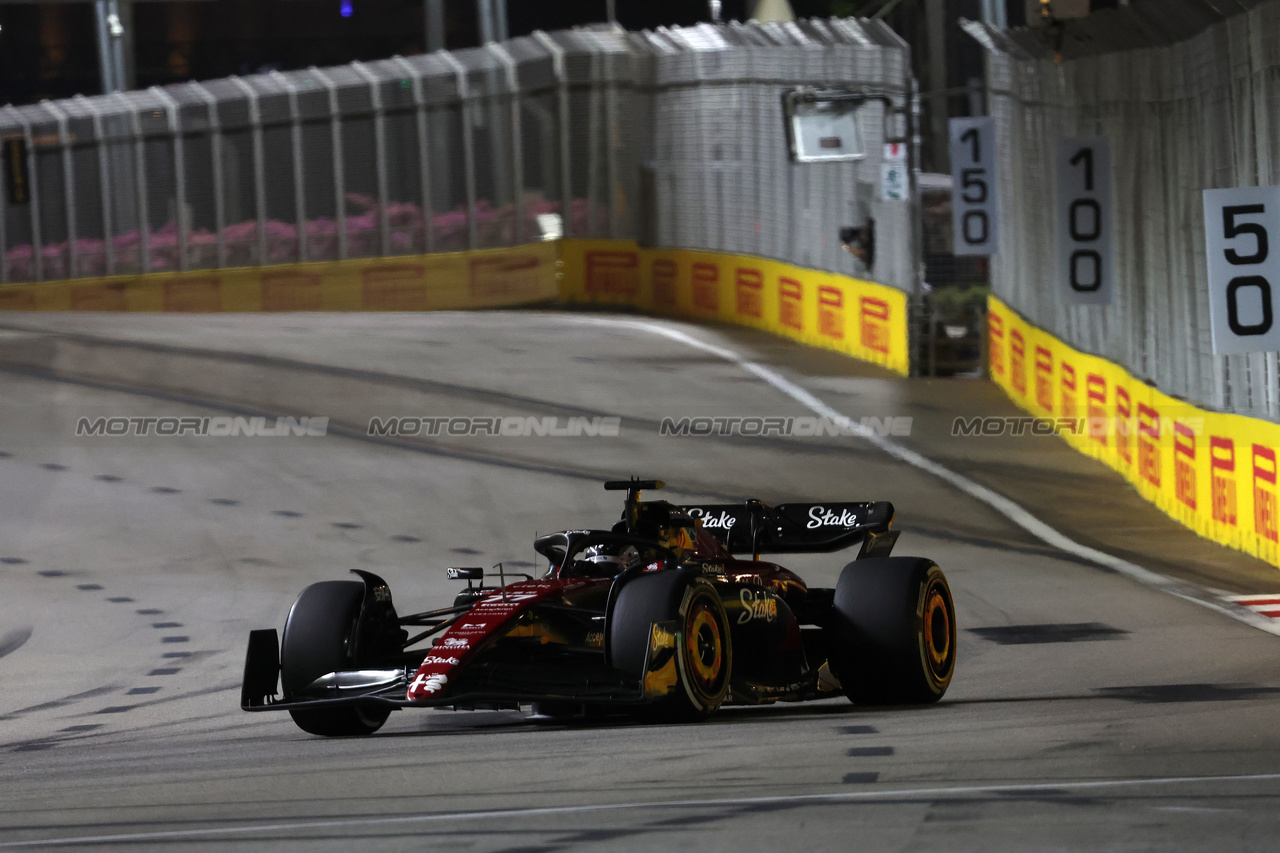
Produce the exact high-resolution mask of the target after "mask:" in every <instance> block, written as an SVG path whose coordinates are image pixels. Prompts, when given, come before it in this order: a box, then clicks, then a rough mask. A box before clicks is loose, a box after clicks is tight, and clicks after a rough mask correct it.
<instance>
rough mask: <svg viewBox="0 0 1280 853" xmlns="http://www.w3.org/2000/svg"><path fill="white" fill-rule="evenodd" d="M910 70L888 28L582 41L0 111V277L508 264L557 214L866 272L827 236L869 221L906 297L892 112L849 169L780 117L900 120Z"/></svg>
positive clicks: (679, 32)
mask: <svg viewBox="0 0 1280 853" xmlns="http://www.w3.org/2000/svg"><path fill="white" fill-rule="evenodd" d="M909 69H910V59H909V55H908V49H907V47H906V45H905V44H904V43H903V42H902V41H901V40H900V39H898V38H897V36H895V35H894V34H893V33H892V31H890V30H889V29H888V28H887V27H886V26H884V25H883V24H881V23H879V22H867V21H862V22H857V21H853V20H848V19H844V20H830V21H808V22H802V23H794V24H763V25H758V24H748V25H741V24H731V25H727V26H713V25H702V26H696V27H689V28H677V29H670V30H666V29H663V30H658V31H653V32H642V33H629V32H625V31H623V30H621V29H618V28H610V27H596V28H587V29H576V30H571V31H563V32H555V33H535V34H533V35H532V36H529V37H523V38H517V39H513V40H510V41H507V42H503V43H498V44H489V45H487V46H485V47H481V48H476V49H471V50H462V51H457V52H454V53H446V52H443V51H441V52H437V53H432V54H425V55H420V56H411V57H395V58H392V59H387V60H383V61H379V62H369V63H352V64H350V65H346V66H340V67H334V68H326V69H318V68H312V69H309V70H306V71H297V72H288V73H279V72H273V73H269V74H260V75H254V76H248V77H243V78H241V77H232V78H228V79H224V80H215V81H210V82H204V83H195V82H193V83H186V84H182V85H174V86H167V87H164V88H152V89H149V90H146V91H136V92H128V93H121V94H115V95H108V96H101V97H91V98H86V97H77V98H74V99H71V100H67V101H59V102H44V103H41V104H38V105H34V106H29V107H23V108H13V107H5V108H3V109H0V138H13V137H18V138H20V139H21V140H22V147H23V148H25V150H26V152H27V157H26V162H25V172H24V173H23V175H21V176H19V177H20V178H21V179H24V180H25V181H26V183H27V185H28V186H27V187H26V189H27V190H29V192H28V196H29V200H28V201H25V202H22V201H21V199H19V198H17V197H16V196H15V195H14V194H13V193H12V192H10V191H9V190H10V189H11V185H12V183H13V180H14V175H13V173H12V171H11V169H6V170H5V177H4V178H3V179H0V180H2V181H3V183H5V186H4V187H0V200H2V202H3V207H2V209H0V283H16V282H31V281H47V280H55V279H63V278H77V277H85V276H109V275H121V274H140V273H148V272H167V271H183V270H199V269H217V268H222V267H233V266H246V265H266V264H279V263H289V262H299V261H332V260H342V259H347V258H361V257H375V256H388V255H402V254H416V253H424V252H447V251H458V250H465V249H478V248H486V247H495V246H507V245H514V244H518V243H522V242H529V241H532V240H537V239H539V238H540V237H543V236H545V235H547V234H548V228H547V223H548V222H554V221H556V220H555V217H559V222H560V223H561V230H562V231H563V234H564V236H569V237H616V238H636V239H640V240H642V241H644V242H646V243H648V244H650V245H659V246H671V247H676V246H678V247H690V248H703V249H713V250H722V251H729V252H737V253H744V254H757V255H762V256H765V257H772V258H778V259H781V260H787V261H791V262H794V263H798V264H802V265H805V266H810V267H816V268H823V269H830V270H839V271H843V272H847V273H854V274H862V275H868V274H867V272H866V271H865V270H863V269H862V268H861V267H859V266H856V265H855V262H854V261H853V260H852V259H851V258H850V256H849V255H848V254H846V253H844V252H842V251H841V247H840V243H839V240H838V236H837V235H838V230H839V228H840V226H841V225H850V224H855V223H860V222H862V221H865V220H866V219H867V218H874V219H875V220H876V223H877V230H878V231H879V234H878V242H879V245H880V246H881V249H880V252H879V256H878V258H877V262H876V268H875V270H874V274H873V275H871V276H870V277H873V278H875V279H876V280H879V281H882V282H885V283H889V284H893V285H896V286H899V287H902V288H904V289H909V288H910V287H911V284H912V281H913V264H912V261H911V240H910V221H911V218H910V212H909V210H910V208H909V205H908V204H907V203H905V202H883V201H881V200H880V199H879V198H878V185H879V178H880V163H881V159H880V158H881V149H882V147H883V146H882V144H881V143H882V142H883V135H882V132H883V121H882V117H881V116H880V115H879V114H878V113H877V111H878V110H880V109H882V108H881V107H879V106H875V107H871V108H869V109H868V110H867V111H866V113H867V114H866V115H865V116H864V128H863V129H864V136H865V138H866V139H867V143H868V145H867V147H868V156H867V157H866V158H865V159H863V160H861V161H858V162H851V163H839V164H822V165H809V164H794V163H792V162H791V161H790V160H789V159H788V156H787V152H786V143H785V135H784V130H783V120H782V107H781V95H782V92H783V91H784V90H785V89H787V88H790V87H792V86H795V85H799V84H805V85H814V84H820V85H842V86H848V87H852V88H862V87H866V88H874V89H876V90H878V91H883V92H889V93H891V94H892V95H893V97H894V98H895V99H896V100H895V104H896V105H900V106H901V107H902V108H904V109H905V106H906V99H907V98H908V97H909V91H910V88H909V87H910V70H909ZM15 202H17V203H15Z"/></svg>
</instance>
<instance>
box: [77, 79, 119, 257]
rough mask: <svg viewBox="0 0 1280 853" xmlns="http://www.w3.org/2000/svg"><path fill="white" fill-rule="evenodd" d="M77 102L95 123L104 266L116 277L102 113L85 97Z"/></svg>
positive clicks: (108, 172) (109, 186) (109, 183)
mask: <svg viewBox="0 0 1280 853" xmlns="http://www.w3.org/2000/svg"><path fill="white" fill-rule="evenodd" d="M75 100H76V102H77V103H78V104H80V106H81V107H83V108H84V110H85V111H86V112H87V113H89V116H90V121H92V122H93V136H94V143H95V147H96V148H97V149H98V193H99V196H100V198H101V200H102V247H103V253H104V261H105V263H104V266H105V268H106V273H107V275H109V276H110V275H114V274H115V271H116V247H115V242H114V240H112V238H113V237H114V236H115V234H114V233H113V232H114V231H115V229H114V227H113V225H114V222H113V220H114V217H113V216H112V215H111V175H110V170H109V169H108V168H107V167H108V164H109V160H108V157H107V145H106V136H105V133H104V131H103V126H102V113H101V112H100V111H99V110H98V107H97V105H96V104H95V103H94V102H93V101H92V100H90V99H89V98H86V97H85V96H84V95H76V97H75Z"/></svg>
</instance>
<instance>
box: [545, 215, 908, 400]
mask: <svg viewBox="0 0 1280 853" xmlns="http://www.w3.org/2000/svg"><path fill="white" fill-rule="evenodd" d="M561 254H562V258H563V262H564V282H563V286H562V292H561V295H562V298H563V299H565V300H566V301H569V302H590V303H596V304H603V305H608V304H614V305H617V304H621V305H630V306H635V307H637V308H640V309H642V310H645V311H650V312H653V313H656V314H665V315H669V316H678V317H689V318H692V319H695V320H704V321H705V320H710V321H715V322H722V323H734V324H737V325H741V326H750V327H752V328H756V329H761V330H762V331H766V332H772V333H773V334H776V335H781V336H782V337H786V338H791V339H792V340H795V341H799V342H800V343H803V344H808V345H810V346H815V347H821V348H823V349H830V350H835V351H836V352H842V353H845V354H846V355H851V356H853V357H854V358H859V359H862V360H863V361H869V362H872V363H874V364H879V365H882V366H884V367H887V368H889V369H890V370H892V371H894V372H896V373H899V374H901V375H903V376H906V375H907V373H908V372H909V368H910V359H909V355H908V349H907V297H906V294H905V293H903V292H902V291H900V290H896V289H894V288H892V287H886V286H885V285H881V284H875V283H873V282H869V281H861V280H859V279H855V278H850V277H848V276H843V275H838V274H836V273H827V272H819V271H817V270H810V269H805V268H803V267H797V266H794V265H792V264H786V263H781V262H779V261H771V260H767V259H765V258H758V257H752V256H749V255H730V254H723V253H719V252H703V251H694V250H686V249H647V248H640V247H638V246H637V245H636V244H634V243H630V242H626V241H620V240H565V241H564V242H563V244H562V246H561Z"/></svg>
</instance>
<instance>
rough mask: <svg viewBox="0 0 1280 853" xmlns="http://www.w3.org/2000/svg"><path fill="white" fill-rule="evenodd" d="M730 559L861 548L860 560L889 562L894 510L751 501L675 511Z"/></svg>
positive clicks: (881, 504)
mask: <svg viewBox="0 0 1280 853" xmlns="http://www.w3.org/2000/svg"><path fill="white" fill-rule="evenodd" d="M679 509H681V510H684V511H685V512H686V513H688V514H689V515H690V516H691V517H693V518H695V519H701V521H702V526H703V528H704V529H706V530H707V531H708V532H709V533H711V534H712V535H713V536H715V537H716V538H717V539H719V540H720V541H721V543H723V544H724V546H725V548H726V549H727V550H728V551H730V552H731V553H734V554H753V555H756V554H818V553H827V552H830V551H840V550H842V549H844V548H848V547H850V546H851V545H855V544H857V543H859V542H861V543H862V550H861V552H860V553H859V554H858V556H859V557H860V558H861V557H884V556H888V554H889V552H890V551H891V550H892V549H893V543H894V541H895V540H896V539H897V538H898V532H897V531H896V530H890V529H889V525H890V523H891V522H892V521H893V504H891V503H889V502H888V501H870V502H858V503H833V502H829V501H824V502H821V503H791V504H778V505H777V506H769V505H768V504H766V503H764V502H763V501H757V500H749V501H746V502H745V503H740V504H690V505H685V506H681V507H679Z"/></svg>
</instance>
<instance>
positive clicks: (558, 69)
mask: <svg viewBox="0 0 1280 853" xmlns="http://www.w3.org/2000/svg"><path fill="white" fill-rule="evenodd" d="M533 37H534V39H536V40H537V42H538V44H540V45H542V46H543V47H544V48H546V50H547V52H548V53H550V54H551V69H552V73H553V74H555V78H556V100H557V103H556V124H557V130H558V131H559V139H560V218H561V222H560V229H561V233H562V234H564V236H566V237H572V236H573V217H572V215H571V210H570V208H571V207H572V203H573V182H572V180H571V179H570V177H569V169H570V168H571V167H572V164H573V159H572V157H571V156H570V152H569V78H568V75H567V74H566V73H565V67H564V48H562V47H561V46H560V45H559V44H557V43H556V40H555V39H553V38H552V37H551V36H549V35H547V34H546V33H545V32H543V31H542V30H535V31H534V33H533Z"/></svg>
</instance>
